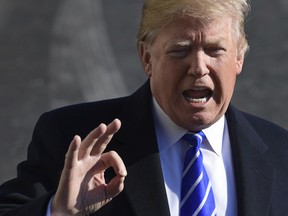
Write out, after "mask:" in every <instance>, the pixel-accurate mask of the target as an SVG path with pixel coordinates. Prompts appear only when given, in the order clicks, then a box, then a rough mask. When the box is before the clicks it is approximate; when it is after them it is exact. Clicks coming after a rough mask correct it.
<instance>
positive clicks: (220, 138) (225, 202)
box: [153, 99, 237, 216]
mask: <svg viewBox="0 0 288 216" xmlns="http://www.w3.org/2000/svg"><path fill="white" fill-rule="evenodd" d="M153 105H154V119H155V125H156V135H157V141H158V147H159V151H160V159H161V165H162V171H163V176H164V181H165V188H166V193H167V198H168V203H169V208H170V214H171V216H178V215H179V203H180V191H181V181H182V170H183V162H184V157H185V153H186V150H187V148H188V145H187V143H185V142H184V141H182V140H181V138H182V137H183V135H184V134H186V133H187V132H188V131H187V130H186V129H183V128H181V127H179V126H177V125H176V124H175V123H174V122H173V121H171V120H170V118H169V117H168V116H167V115H166V114H165V113H164V111H163V110H162V109H161V108H160V107H159V105H158V104H157V102H156V101H155V99H154V102H153ZM203 132H204V134H205V135H206V137H207V139H206V140H205V141H203V143H202V144H201V147H200V149H201V152H202V154H203V163H204V166H205V169H206V171H207V174H208V176H209V178H210V181H211V184H212V188H213V192H214V198H215V204H216V209H217V216H236V215H237V196H236V186H235V179H234V171H233V162H232V155H231V147H230V139H229V133H228V128H227V122H226V119H225V116H223V117H222V118H221V119H220V120H218V121H217V122H216V123H215V124H213V125H212V126H210V127H209V128H207V129H204V130H203Z"/></svg>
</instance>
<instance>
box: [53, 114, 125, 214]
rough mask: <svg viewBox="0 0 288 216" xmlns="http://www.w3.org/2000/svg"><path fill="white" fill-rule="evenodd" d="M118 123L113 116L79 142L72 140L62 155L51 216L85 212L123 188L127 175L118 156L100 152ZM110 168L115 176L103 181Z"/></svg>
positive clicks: (93, 208) (76, 138)
mask: <svg viewBox="0 0 288 216" xmlns="http://www.w3.org/2000/svg"><path fill="white" fill-rule="evenodd" d="M120 127H121V122H120V121H119V120H118V119H115V120H114V121H113V122H111V123H110V124H109V125H108V126H106V125H105V124H100V125H99V126H98V127H97V128H96V129H94V130H93V131H91V132H90V133H89V134H88V135H87V137H86V138H85V139H84V140H83V141H82V142H81V138H80V137H79V136H75V137H74V139H73V140H72V142H71V144H70V146H69V149H68V152H67V154H66V158H65V165H64V169H63V171H62V174H61V178H60V182H59V185H58V189H57V192H56V194H55V197H54V198H53V201H52V205H51V216H55V215H61V216H63V215H88V214H90V213H93V212H95V211H97V210H98V209H100V208H101V207H102V206H103V205H105V204H106V203H108V202H109V201H110V200H111V199H112V198H113V197H115V196H116V195H118V194H119V193H120V192H121V191H122V190H123V188H124V179H125V176H126V175H127V171H126V168H125V165H124V163H123V161H122V159H121V158H120V156H119V155H118V154H117V153H116V152H114V151H110V152H107V153H103V152H104V150H105V148H106V146H107V145H108V143H109V142H110V140H111V138H112V137H113V135H114V134H115V133H116V132H117V131H118V130H119V129H120ZM109 167H113V169H114V171H115V174H116V176H115V177H114V178H113V179H112V180H111V181H110V182H109V183H106V182H105V178H104V172H105V170H106V169H107V168H109Z"/></svg>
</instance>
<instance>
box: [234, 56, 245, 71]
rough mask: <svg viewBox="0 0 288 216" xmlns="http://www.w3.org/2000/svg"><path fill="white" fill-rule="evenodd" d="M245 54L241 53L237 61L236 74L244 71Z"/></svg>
mask: <svg viewBox="0 0 288 216" xmlns="http://www.w3.org/2000/svg"><path fill="white" fill-rule="evenodd" d="M244 58H245V57H244V54H239V55H238V57H237V61H236V74H237V75H239V74H240V73H241V72H242V68H243V64H244Z"/></svg>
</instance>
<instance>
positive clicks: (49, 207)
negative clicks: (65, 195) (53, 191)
mask: <svg viewBox="0 0 288 216" xmlns="http://www.w3.org/2000/svg"><path fill="white" fill-rule="evenodd" d="M53 198H54V196H52V197H51V199H50V201H49V203H48V206H47V211H46V216H50V213H51V212H50V209H51V205H52V200H53Z"/></svg>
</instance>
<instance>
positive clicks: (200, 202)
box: [180, 131, 216, 216]
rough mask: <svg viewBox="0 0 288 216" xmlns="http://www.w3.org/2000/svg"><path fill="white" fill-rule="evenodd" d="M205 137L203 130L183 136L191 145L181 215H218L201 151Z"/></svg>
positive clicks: (186, 156)
mask: <svg viewBox="0 0 288 216" xmlns="http://www.w3.org/2000/svg"><path fill="white" fill-rule="evenodd" d="M205 138H206V137H205V135H204V133H203V132H202V131H200V132H199V133H190V132H189V133H187V134H186V135H184V137H183V139H184V140H186V141H188V142H189V144H190V145H191V147H190V148H189V149H188V150H187V152H186V155H185V160H184V167H183V176H182V185H181V203H180V216H208V215H209V216H215V215H216V208H215V201H214V195H213V191H212V186H211V182H210V180H209V177H208V175H207V172H206V170H205V167H204V165H203V157H202V153H201V151H200V144H201V142H202V140H204V139H205Z"/></svg>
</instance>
